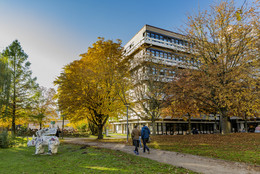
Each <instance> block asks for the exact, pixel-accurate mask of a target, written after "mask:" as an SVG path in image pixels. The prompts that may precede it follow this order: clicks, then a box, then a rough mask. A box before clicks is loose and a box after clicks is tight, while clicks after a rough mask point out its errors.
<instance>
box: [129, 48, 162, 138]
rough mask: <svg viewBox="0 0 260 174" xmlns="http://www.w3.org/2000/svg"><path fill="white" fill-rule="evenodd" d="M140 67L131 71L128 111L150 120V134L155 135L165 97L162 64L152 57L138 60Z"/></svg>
mask: <svg viewBox="0 0 260 174" xmlns="http://www.w3.org/2000/svg"><path fill="white" fill-rule="evenodd" d="M148 54H149V53H148ZM136 61H141V62H139V63H137V64H139V65H141V66H140V67H137V69H134V70H132V83H133V84H134V85H133V90H132V92H133V95H132V99H131V100H132V102H133V104H132V105H131V107H130V110H131V111H133V112H134V113H135V114H136V115H137V116H138V117H139V118H141V119H143V120H151V122H152V130H153V131H152V133H153V135H155V134H156V125H155V120H156V119H158V118H160V116H161V111H162V108H163V105H164V101H165V98H166V95H165V84H166V78H165V73H166V72H165V69H166V66H165V65H164V64H163V63H162V62H159V61H157V62H154V60H153V58H152V56H149V55H148V56H146V57H143V58H140V57H139V58H138V60H136Z"/></svg>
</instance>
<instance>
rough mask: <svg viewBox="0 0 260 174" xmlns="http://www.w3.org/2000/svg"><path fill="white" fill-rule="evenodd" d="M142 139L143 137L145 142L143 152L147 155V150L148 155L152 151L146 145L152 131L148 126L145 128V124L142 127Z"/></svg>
mask: <svg viewBox="0 0 260 174" xmlns="http://www.w3.org/2000/svg"><path fill="white" fill-rule="evenodd" d="M141 137H142V140H143V152H144V153H145V150H146V149H147V151H148V154H149V153H150V149H149V148H148V147H147V145H146V143H147V142H148V140H149V137H150V130H149V128H148V127H147V126H145V124H144V125H143V127H142V131H141Z"/></svg>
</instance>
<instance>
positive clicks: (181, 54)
mask: <svg viewBox="0 0 260 174" xmlns="http://www.w3.org/2000/svg"><path fill="white" fill-rule="evenodd" d="M187 45H188V42H187V41H186V40H185V36H184V35H181V34H178V33H175V32H172V31H168V30H164V29H161V28H157V27H153V26H150V25H145V26H144V27H143V28H142V29H141V30H140V31H139V32H137V33H136V34H135V36H134V37H133V38H132V39H131V40H130V41H129V42H128V43H127V44H126V45H125V46H124V49H125V55H126V56H129V57H130V69H131V72H132V75H133V76H134V77H135V79H136V81H135V84H136V85H135V89H133V91H140V90H141V89H140V88H141V87H142V89H143V90H144V91H145V90H146V89H147V87H148V85H149V83H147V82H148V81H149V80H150V81H151V82H153V84H155V83H156V85H158V84H160V83H167V82H169V81H171V80H173V78H174V73H175V70H176V68H193V67H191V66H189V67H187V66H188V65H191V64H193V63H195V62H192V61H191V59H187V57H188V55H189V54H188V53H187V51H185V50H186V49H185V47H186V46H187ZM150 77H152V79H151V78H150ZM153 84H152V85H153ZM150 85H151V84H150ZM157 92H158V91H157ZM133 95H134V96H132V98H133V100H132V102H136V99H135V98H137V97H138V93H136V92H135V93H134V92H133ZM162 96H163V94H160V97H162ZM145 97H146V98H147V100H146V101H148V100H150V99H149V97H148V96H145ZM145 97H144V98H143V101H144V102H145ZM157 97H158V96H157ZM137 106H138V105H137ZM148 108H149V107H148ZM141 110H142V109H141V107H140V108H139V110H138V108H137V111H136V112H131V111H129V119H128V123H129V129H130V132H131V130H132V129H133V126H134V125H135V124H144V123H145V124H147V125H148V126H151V121H150V120H149V119H140V117H138V116H136V115H138V114H139V115H144V114H145V113H142V111H141ZM258 122H259V120H258ZM111 123H112V125H113V131H114V132H117V133H126V127H127V126H126V125H127V118H126V117H123V118H122V119H119V120H118V121H111ZM248 123H250V124H257V121H255V120H251V121H249V122H248ZM230 126H232V128H233V129H232V130H234V131H239V130H242V129H243V128H244V121H243V120H241V119H239V118H235V117H234V118H233V119H231V125H230ZM191 127H192V128H197V129H198V130H199V132H200V133H214V132H216V131H217V130H219V117H218V116H214V115H210V116H202V117H201V118H192V119H191ZM151 130H152V129H151ZM155 130H156V134H170V135H175V134H186V133H187V130H188V122H187V121H185V120H183V119H181V118H170V117H166V118H161V117H159V116H158V117H156V116H155Z"/></svg>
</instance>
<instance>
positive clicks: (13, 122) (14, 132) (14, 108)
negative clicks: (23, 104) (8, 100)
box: [12, 101, 16, 135]
mask: <svg viewBox="0 0 260 174" xmlns="http://www.w3.org/2000/svg"><path fill="white" fill-rule="evenodd" d="M15 110H16V104H15V101H14V103H13V116H12V133H13V135H15V134H16V131H15Z"/></svg>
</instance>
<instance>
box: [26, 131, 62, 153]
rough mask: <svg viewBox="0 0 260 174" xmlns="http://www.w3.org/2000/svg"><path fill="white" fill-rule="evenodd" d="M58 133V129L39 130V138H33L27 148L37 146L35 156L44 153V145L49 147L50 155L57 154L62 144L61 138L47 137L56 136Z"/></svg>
mask: <svg viewBox="0 0 260 174" xmlns="http://www.w3.org/2000/svg"><path fill="white" fill-rule="evenodd" d="M56 131H57V129H56V128H52V129H41V130H38V131H37V132H36V135H37V137H35V136H33V138H32V140H30V141H28V143H27V146H35V154H42V153H44V147H43V146H44V145H46V146H48V154H55V153H57V152H58V146H59V144H60V141H59V138H58V137H56V136H47V135H51V134H55V133H56Z"/></svg>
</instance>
